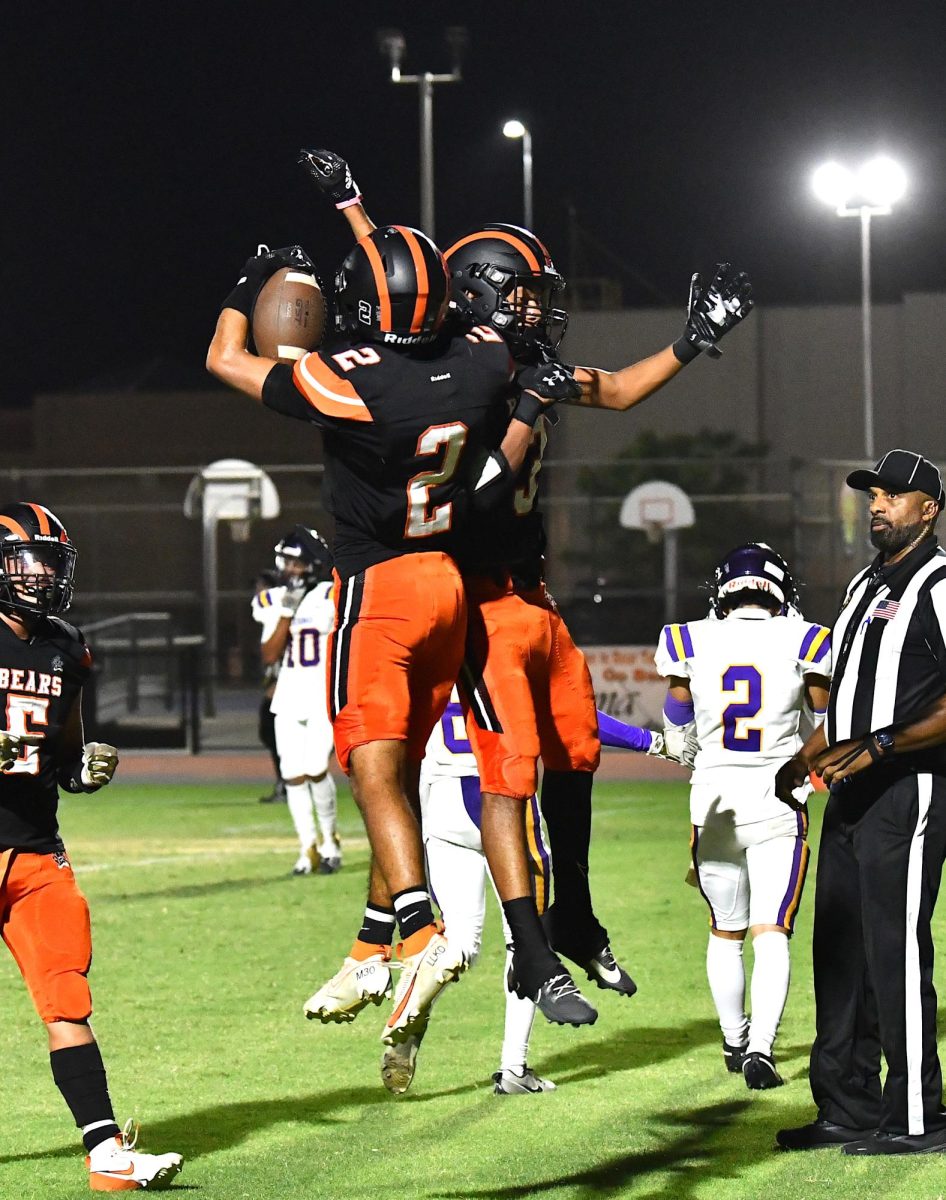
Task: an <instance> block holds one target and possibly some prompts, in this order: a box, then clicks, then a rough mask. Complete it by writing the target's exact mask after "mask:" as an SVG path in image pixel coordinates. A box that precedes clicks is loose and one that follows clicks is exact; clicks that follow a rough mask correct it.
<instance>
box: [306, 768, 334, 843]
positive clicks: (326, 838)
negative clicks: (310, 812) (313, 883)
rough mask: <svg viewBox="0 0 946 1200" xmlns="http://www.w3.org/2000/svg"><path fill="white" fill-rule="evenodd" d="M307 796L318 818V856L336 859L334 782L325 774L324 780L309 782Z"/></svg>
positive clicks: (311, 780)
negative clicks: (320, 832) (309, 797)
mask: <svg viewBox="0 0 946 1200" xmlns="http://www.w3.org/2000/svg"><path fill="white" fill-rule="evenodd" d="M309 794H310V795H311V797H312V803H313V804H314V805H315V812H316V816H317V817H318V818H319V829H320V830H321V831H322V840H321V841H320V842H319V854H321V855H322V857H323V858H337V857H338V856H339V849H338V845H337V843H336V841H335V818H336V814H337V812H338V803H337V800H336V797H337V795H338V793H337V791H336V788H335V780H334V779H333V778H332V776H331V775H330V774H328V773H326V775H325V777H324V779H319V780H314V779H310V780H309Z"/></svg>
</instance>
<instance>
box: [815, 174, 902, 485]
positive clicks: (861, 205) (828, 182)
mask: <svg viewBox="0 0 946 1200" xmlns="http://www.w3.org/2000/svg"><path fill="white" fill-rule="evenodd" d="M811 185H812V188H813V189H814V192H815V195H816V196H817V197H818V199H819V200H822V201H823V202H824V203H825V204H828V205H830V206H831V208H833V209H834V211H835V212H836V213H837V215H838V216H839V217H858V218H859V219H860V222H861V326H862V330H863V343H864V457H865V458H866V459H867V460H868V462H873V460H874V457H875V456H874V367H873V356H872V347H871V306H870V219H871V217H885V216H889V215H890V213H891V212H892V211H893V205H894V204H895V203H896V202H897V201H898V200H901V199H902V198H903V196H904V195H905V194H906V190H907V176H906V172H905V171H904V169H903V167H901V166H900V164H899V163H898V162H894V160H893V159H892V158H888V157H887V155H885V154H879V155H877V156H876V157H875V158H872V159H870V160H869V161H868V162H866V163H863V164H862V165H861V166H860V167H859V168H858V169H857V170H856V171H853V170H851V168H850V167H845V166H843V165H842V164H841V163H838V162H833V161H832V162H826V163H822V165H821V166H820V167H819V168H818V169H817V170H816V171H815V173H814V174H813V175H812V177H811Z"/></svg>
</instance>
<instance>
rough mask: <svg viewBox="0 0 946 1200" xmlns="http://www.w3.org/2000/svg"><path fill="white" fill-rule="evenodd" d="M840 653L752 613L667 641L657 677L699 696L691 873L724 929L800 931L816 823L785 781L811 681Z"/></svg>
mask: <svg viewBox="0 0 946 1200" xmlns="http://www.w3.org/2000/svg"><path fill="white" fill-rule="evenodd" d="M830 648H831V638H830V631H829V630H827V629H825V628H824V627H823V626H821V625H812V624H809V623H808V622H806V621H803V620H800V619H799V618H797V617H782V616H775V617H773V616H770V615H769V613H768V612H767V611H765V610H764V609H761V608H750V607H744V606H743V607H739V608H736V609H734V610H733V611H732V612H731V613H730V614H729V615H728V616H727V617H725V618H724V619H722V620H713V619H707V620H704V621H691V622H690V623H689V624H686V625H667V626H665V627H664V629H663V631H662V633H661V635H660V642H659V645H658V648H657V653H656V655H655V662H656V664H657V670H658V671H659V672H660V674H661V675H664V676H668V677H669V676H679V677H682V678H685V679H687V680H688V682H689V687H690V692H691V694H692V696H693V705H694V720H695V724H696V738H697V742H698V745H699V749H698V751H697V755H696V761H695V764H694V769H693V776H692V779H691V788H690V820H691V822H692V825H693V834H692V848H693V863H694V867H695V869H696V872H697V877H698V881H699V887H700V891H701V892H702V894H703V896H704V898H705V899H706V902H707V904H708V905H709V908H710V923H711V925H712V926H713V928H714V929H724V930H738V929H745V928H746V927H747V926H749V925H781V926H783V927H784V928H786V929H787V930H788V931H789V932H790V931H791V928H792V923H793V921H794V918H795V913H796V911H797V909H798V904H799V901H800V900H801V893H802V887H803V885H804V880H805V870H806V868H807V865H808V846H807V842H806V840H805V836H806V833H807V828H808V818H807V814H806V813H803V812H793V811H792V810H791V809H789V808H787V807H786V806H785V805H784V804H783V803H782V802H781V801H780V800H779V799H778V797H777V796H776V795H775V773H776V771H777V770H778V768H779V767H780V766H781V765H782V764H783V763H785V762H787V761H788V760H789V759H790V758H791V757H792V756H793V755H794V754H795V752H796V751H797V750H798V749H799V748H800V746H801V744H802V741H803V738H802V736H801V734H800V733H799V721H800V720H801V719H802V717H803V714H806V713H807V719H808V720H809V721H810V720H811V715H812V714H811V713H810V710H808V709H807V706H806V704H805V684H804V677H805V676H806V675H818V676H827V675H830V670H831V668H830V662H831V654H830Z"/></svg>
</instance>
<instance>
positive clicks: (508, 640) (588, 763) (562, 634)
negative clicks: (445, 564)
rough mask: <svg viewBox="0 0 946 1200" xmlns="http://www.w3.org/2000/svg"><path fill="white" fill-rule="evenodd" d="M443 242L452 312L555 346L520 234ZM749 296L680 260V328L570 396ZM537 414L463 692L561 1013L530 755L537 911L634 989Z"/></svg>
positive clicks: (496, 536)
mask: <svg viewBox="0 0 946 1200" xmlns="http://www.w3.org/2000/svg"><path fill="white" fill-rule="evenodd" d="M300 162H301V163H302V164H303V166H304V167H305V168H306V170H307V171H308V172H309V173H310V175H311V176H312V178H313V179H314V181H315V183H316V184H317V186H318V187H319V189H320V190H321V191H322V192H323V193H324V194H325V195H327V196H328V197H329V198H330V199H331V200H332V201H333V202H334V203H335V205H336V207H337V208H338V209H339V210H340V211H342V212H343V213H344V215H345V217H346V219H347V220H348V223H349V225H350V227H351V229H352V232H353V233H354V235H355V237H356V238H363V237H365V236H366V235H367V234H369V233H370V231H371V230H372V229H373V228H374V225H373V223H372V221H371V220H370V218H369V217H368V216H367V214H366V213H365V210H364V207H363V205H362V203H361V201H362V196H361V193H360V191H359V189H358V187H357V185H356V184H355V182H354V180H353V178H352V175H351V171H350V169H349V167H348V164H347V163H346V162H345V161H344V160H343V159H341V158H340V157H339V156H338V155H336V154H334V153H333V152H332V151H327V150H303V151H302V152H301V155H300ZM446 257H447V263H448V266H449V267H450V270H451V278H452V283H453V297H452V305H453V312H454V316H455V317H456V318H458V319H459V320H461V321H465V322H467V323H469V324H472V323H476V324H478V325H479V326H480V327H482V328H487V329H492V330H494V331H496V332H499V333H501V334H502V336H503V338H504V340H505V341H506V343H507V345H508V346H509V348H510V350H511V352H512V353H513V355H514V357H515V358H516V360H517V361H518V362H520V363H535V362H543V361H550V360H551V361H554V359H555V356H556V352H557V346H558V342H559V341H560V340H561V336H562V334H563V333H564V329H565V325H566V324H567V314H565V313H564V312H563V311H562V310H560V309H558V308H557V307H556V303H557V298H558V296H559V295H560V293H561V289H562V287H563V286H564V281H563V280H562V278H561V276H560V275H559V274H558V272H557V271H555V268H554V265H553V264H552V260H551V257H550V256H549V253H548V251H547V249H546V248H545V246H544V245H543V244H542V243H541V242H540V241H539V239H538V238H537V237H535V235H534V234H532V233H531V232H529V231H528V230H523V229H519V228H517V227H515V226H510V225H485V226H483V227H482V228H480V229H478V230H475V231H474V232H472V233H470V234H468V235H467V236H466V237H463V238H460V239H459V240H458V241H457V242H456V243H455V244H454V245H453V246H451V247H450V249H449V250H448V251H447V255H446ZM751 308H752V298H751V287H750V285H749V281H748V279H747V278H746V276H745V275H744V274H741V273H736V272H734V271H733V270H732V268H731V267H729V266H728V265H727V264H721V265H720V266H719V267H718V268H717V271H716V274H715V276H714V278H713V280H712V282H711V284H710V285H709V286H708V287H704V285H703V282H702V280H701V278H700V276H699V275H694V276H693V278H692V279H691V284H690V298H689V304H688V309H687V320H686V324H685V327H684V332H683V334H682V336H681V337H680V338H678V339H677V341H676V342H674V343H673V344H672V345H671V346H667V347H666V348H665V349H664V350H661V351H659V352H658V353H657V354H655V355H652V356H650V357H649V358H646V359H643V360H641V361H640V362H636V363H633V364H631V365H630V366H628V367H625V368H623V369H622V370H620V371H615V372H609V371H604V370H600V369H598V368H590V367H577V368H575V369H574V374H575V378H576V380H577V381H578V383H579V384H580V387H581V394H580V396H577V397H574V398H573V399H571V400H570V401H569V403H575V404H582V405H587V406H591V407H595V408H608V409H613V410H626V409H629V408H632V407H633V406H634V405H636V404H639V403H640V402H641V401H642V400H644V399H646V397H647V396H649V395H651V394H652V393H653V392H654V391H656V390H657V389H658V388H660V387H662V386H663V385H664V384H665V383H667V382H669V380H670V379H672V378H673V377H674V376H675V375H676V374H677V373H678V372H679V371H680V370H681V369H682V367H683V366H684V365H686V363H688V362H691V361H692V360H693V359H694V358H696V357H697V356H698V355H699V354H700V353H702V352H704V351H705V352H707V353H708V354H710V355H711V356H713V357H718V356H719V353H720V351H719V350H718V348H717V343H718V341H719V340H720V338H721V337H723V336H724V335H725V334H726V333H727V332H729V331H730V330H731V329H732V328H733V327H734V326H735V325H736V324H738V323H739V321H741V320H743V319H744V318H745V316H747V315H748V313H749V311H750V310H751ZM547 424H548V421H547V420H540V421H538V422H537V424H536V426H535V429H534V433H533V440H532V444H531V446H530V449H529V453H528V455H527V459H526V462H525V464H524V466H523V467H522V468H521V471H520V476H519V479H518V480H517V484H518V486H517V487H516V489H515V491H514V495H513V499H512V503H511V504H507V505H506V506H505V508H501V509H499V510H497V511H495V512H493V513H491V514H490V520H489V522H488V524H483V525H481V526H480V536H479V537H478V538H477V536H476V534H475V533H474V534H473V536H472V539H471V540H468V541H467V544H466V546H465V554H464V556H463V557H462V558H461V566H462V567H463V571H464V579H465V582H466V586H467V596H468V600H469V601H470V604H471V617H473V615H474V613H475V619H471V622H470V629H471V645H470V653H469V654H468V662H467V667H468V668H469V669H468V670H467V677H468V678H467V684H468V686H467V689H466V692H467V697H468V699H469V700H470V701H471V702H472V703H471V711H472V714H473V716H474V720H472V721H471V722H470V727H469V732H470V737H471V740H472V742H473V745H474V749H475V750H476V753H477V762H478V765H479V769H480V775H481V779H482V783H483V844H484V850H485V851H486V854H487V858H488V859H489V862H490V867H491V870H492V873H493V877H494V880H495V882H496V886H497V889H498V890H499V893H500V896H501V897H502V898H503V902H504V909H505V910H506V916H507V919H508V920H509V923H510V927H511V928H512V930H513V934H514V937H515V939H516V950H517V954H516V960H517V962H516V966H517V973H518V976H519V982H520V984H521V985H522V987H523V988H524V990H525V991H527V992H528V993H529V994H531V995H535V996H536V998H537V999H538V1002H539V1005H540V1007H542V1009H543V1011H545V1012H546V1015H548V1016H550V1017H551V1019H553V1020H557V1019H559V1018H560V1017H561V1016H562V1015H563V1014H565V1015H566V1019H568V1020H570V1021H572V1022H573V1023H582V1022H586V1021H589V1020H591V1021H593V1020H594V1017H595V1015H596V1014H595V1013H594V1010H593V1009H592V1008H591V1006H590V1005H588V1004H587V1001H585V1000H584V998H583V997H581V996H580V994H579V993H578V992H577V990H576V989H574V985H571V988H569V984H570V980H568V977H567V975H565V976H562V975H561V974H560V973H559V972H560V971H561V964H560V963H558V962H557V960H556V958H555V956H554V955H552V954H551V953H550V952H549V951H548V947H547V945H545V944H544V938H543V936H542V930H541V928H540V926H539V923H538V914H537V911H536V910H535V905H534V902H533V901H532V897H531V884H530V877H529V873H528V853H527V846H526V834H525V822H524V820H523V819H522V804H523V801H524V799H525V798H527V797H528V796H530V795H531V794H532V792H533V790H534V788H535V775H536V760H537V758H538V757H542V759H543V762H544V765H545V772H544V776H543V790H542V806H543V815H544V816H545V818H546V823H547V826H548V830H549V838H550V842H551V847H552V863H553V875H554V879H555V896H556V903H555V904H554V905H553V906H552V908H551V909H550V910H549V913H548V914H547V916H548V918H549V920H548V929H549V933H550V936H551V940H552V944H553V946H554V947H555V949H556V950H558V951H559V952H560V953H562V954H564V955H565V956H566V957H568V958H571V959H572V960H573V961H575V962H577V963H579V964H580V965H582V966H583V967H584V968H585V970H586V971H587V973H588V976H589V978H591V979H593V980H594V981H595V982H596V983H597V985H598V986H599V987H603V988H610V989H612V990H615V991H617V992H619V993H621V994H624V995H632V994H633V992H634V991H635V990H636V988H635V985H634V983H633V981H632V980H631V979H630V977H629V976H628V975H627V973H626V972H625V971H623V969H622V968H621V967H620V966H619V965H618V964H617V962H616V961H615V959H614V955H613V954H612V952H611V948H610V944H609V941H608V935H607V931H606V930H605V929H604V927H603V926H602V925H601V923H600V922H599V921H598V919H597V917H596V916H595V913H594V910H593V907H592V904H591V894H590V890H589V885H588V847H589V844H590V837H591V784H592V773H593V771H594V770H595V768H596V766H597V763H598V755H599V752H600V743H599V741H598V735H597V718H596V715H595V703H594V693H593V689H592V687H591V680H590V676H589V674H588V670H587V666H586V665H585V663H584V659H583V656H582V655H581V653H580V651H578V650H577V648H576V647H575V646H574V643H573V642H572V640H571V637H570V635H569V633H568V630H567V628H566V627H565V624H564V622H563V621H562V619H561V616H560V615H559V613H558V611H557V608H556V606H555V604H554V602H553V601H552V600H551V597H550V596H549V595H548V593H547V591H546V590H545V585H544V570H543V554H544V549H545V534H544V529H543V525H542V517H541V513H540V512H538V511H537V508H536V499H537V491H538V475H539V471H540V469H541V463H542V454H543V452H544V449H545V443H546V439H547ZM524 644H528V645H529V646H530V651H529V653H530V656H531V660H532V662H534V661H535V660H536V659H541V658H542V657H545V658H546V659H547V661H548V664H549V671H548V674H547V676H546V677H544V678H543V679H541V680H539V681H537V680H536V677H535V672H534V670H530V672H529V674H528V675H527V674H526V672H525V670H524V665H523V663H522V651H521V647H522V646H523V645H524ZM517 647H518V649H517ZM487 648H488V649H489V652H490V653H489V656H488V657H487V655H486V650H487ZM366 928H367V926H366ZM553 1013H554V1015H553Z"/></svg>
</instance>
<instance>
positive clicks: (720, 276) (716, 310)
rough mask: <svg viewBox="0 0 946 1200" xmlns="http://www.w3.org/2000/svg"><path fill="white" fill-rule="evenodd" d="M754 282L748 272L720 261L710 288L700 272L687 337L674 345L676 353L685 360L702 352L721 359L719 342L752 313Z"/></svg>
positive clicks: (694, 284)
mask: <svg viewBox="0 0 946 1200" xmlns="http://www.w3.org/2000/svg"><path fill="white" fill-rule="evenodd" d="M752 304H753V302H752V284H751V283H750V282H749V276H748V275H747V274H746V273H745V271H740V272H739V273H738V274H736V273H735V272H734V271H733V269H732V267H731V266H730V265H729V263H717V264H716V274H715V275H714V276H713V279H712V282H711V283H710V285H709V287H706V286H705V285H704V283H703V277H702V276H701V275H700V273H699V272H698V271H697V272H696V273H695V274H694V275H693V277H692V279H691V280H690V300H689V303H688V304H687V323H686V328H685V329H684V331H683V337H681V338H678V339H677V341H675V342H674V344H673V352H674V354H675V355H676V356H677V358H678V359H679V360H680V362H682V363H688V362H692V361H693V359H694V358H696V357H697V355H698V354H702V353H704V352H705V353H707V354H708V355H709V356H710V358H719V357H720V355H721V354H722V351H721V350H720V349H719V347H718V346H717V342H719V341H720V339H721V338H723V337H725V336H726V334H727V333H728V332H729V331H730V329H732V328H733V327H734V326H735V325H738V324H739V322H740V321H742V320H745V318H746V317H747V316H748V315H749V313H750V312H752Z"/></svg>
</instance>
